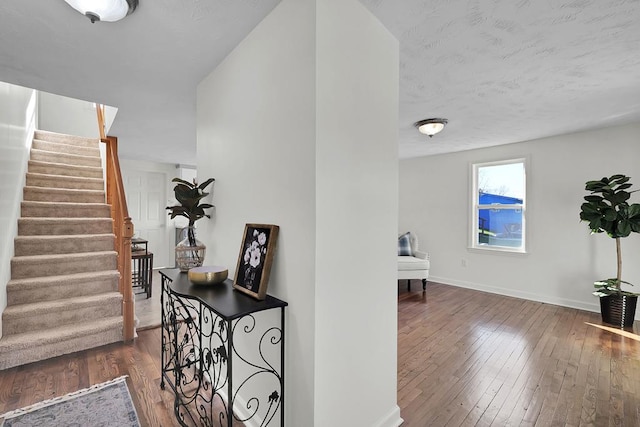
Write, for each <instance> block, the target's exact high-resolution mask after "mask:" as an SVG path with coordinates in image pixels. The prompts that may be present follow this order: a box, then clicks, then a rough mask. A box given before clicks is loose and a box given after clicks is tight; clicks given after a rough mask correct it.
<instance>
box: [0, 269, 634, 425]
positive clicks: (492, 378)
mask: <svg viewBox="0 0 640 427" xmlns="http://www.w3.org/2000/svg"><path fill="white" fill-rule="evenodd" d="M412 288H413V291H412V292H407V290H406V282H405V281H403V283H402V284H401V285H399V294H398V404H399V405H400V408H401V415H402V417H403V418H404V420H405V423H404V424H403V426H413V427H416V426H419V427H424V426H437V427H440V426H474V425H477V426H490V425H493V426H509V425H521V426H597V427H599V426H609V425H615V426H639V425H640V415H639V410H640V357H639V356H640V341H638V340H639V339H640V337H638V336H637V335H635V331H631V332H632V333H629V332H627V333H626V336H622V335H620V334H619V333H617V332H620V331H618V330H615V329H612V330H611V331H610V330H604V329H601V328H598V327H596V326H592V325H589V324H588V323H591V324H595V325H600V319H599V315H598V314H596V313H588V312H584V311H580V310H574V309H569V308H562V307H558V306H554V305H549V304H542V303H536V302H531V301H524V300H519V299H516V298H509V297H502V296H499V295H493V294H486V293H482V292H477V291H471V290H466V289H461V288H455V287H451V286H445V285H440V284H437V283H432V282H429V284H428V285H427V291H426V292H425V293H423V292H422V286H421V284H420V283H418V282H417V281H416V282H415V283H414V284H413V286H412ZM636 327H637V325H636ZM121 375H128V376H129V378H127V384H128V386H129V390H130V391H131V395H132V398H133V401H134V404H135V406H136V410H137V412H138V416H139V418H140V421H141V423H142V425H143V426H152V427H156V426H174V425H177V424H176V422H175V419H174V416H173V398H172V394H171V392H170V391H169V390H164V391H163V390H161V389H160V329H158V328H156V329H149V330H145V331H141V332H139V338H138V339H137V340H136V341H135V342H134V343H132V344H112V345H108V346H104V347H101V348H98V349H93V350H89V351H84V352H79V353H74V354H71V355H67V356H62V357H57V358H54V359H50V360H48V361H45V362H39V363H33V364H29V365H25V366H21V367H18V368H12V369H8V370H5V371H0V414H2V413H4V412H6V411H9V410H12V409H16V408H20V407H23V406H26V405H29V404H32V403H35V402H39V401H42V400H45V399H49V398H52V397H55V396H60V395H64V394H66V393H68V392H72V391H76V390H78V389H81V388H85V387H88V386H90V385H93V384H97V383H101V382H104V381H107V380H110V379H112V378H116V377H118V376H121ZM293 427H305V426H293ZM358 427H368V426H358Z"/></svg>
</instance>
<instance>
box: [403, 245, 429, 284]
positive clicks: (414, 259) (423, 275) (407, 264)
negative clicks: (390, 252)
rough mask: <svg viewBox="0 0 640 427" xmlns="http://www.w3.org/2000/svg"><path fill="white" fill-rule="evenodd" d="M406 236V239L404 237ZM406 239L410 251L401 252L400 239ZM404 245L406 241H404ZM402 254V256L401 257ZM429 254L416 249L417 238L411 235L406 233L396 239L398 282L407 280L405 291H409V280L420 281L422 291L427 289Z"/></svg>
mask: <svg viewBox="0 0 640 427" xmlns="http://www.w3.org/2000/svg"><path fill="white" fill-rule="evenodd" d="M405 236H406V237H405ZM403 238H404V239H406V238H408V240H409V243H410V246H411V251H410V255H407V251H406V250H405V251H402V250H401V247H402V246H403V244H402V242H401V239H403ZM405 243H406V241H405ZM401 253H404V255H401ZM429 267H430V263H429V254H428V253H427V252H423V251H420V250H419V249H418V237H417V236H416V235H415V234H413V233H406V234H404V235H402V236H400V237H399V238H398V280H403V279H406V280H407V289H408V290H411V279H421V280H422V289H423V290H425V289H427V279H428V278H429Z"/></svg>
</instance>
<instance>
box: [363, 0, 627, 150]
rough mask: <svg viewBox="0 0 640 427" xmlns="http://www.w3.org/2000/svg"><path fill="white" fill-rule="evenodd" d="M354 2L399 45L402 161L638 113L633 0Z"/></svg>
mask: <svg viewBox="0 0 640 427" xmlns="http://www.w3.org/2000/svg"><path fill="white" fill-rule="evenodd" d="M361 1H362V3H363V4H364V5H365V6H367V7H368V8H369V9H370V10H371V11H372V12H373V13H374V14H375V15H376V16H377V17H378V18H379V19H380V20H381V21H382V23H383V24H385V26H386V27H387V28H388V29H389V30H390V31H391V33H393V34H394V35H395V36H396V37H397V38H398V39H399V41H400V78H401V81H400V129H399V135H400V157H403V158H406V157H414V156H420V155H428V154H436V153H444V152H451V151H460V150H467V149H472V148H478V147H486V146H492V145H498V144H505V143H511V142H519V141H525V140H530V139H535V138H540V137H545V136H550V135H558V134H564V133H570V132H575V131H580V130H586V129H592V128H596V127H602V126H611V125H617V124H623V123H629V122H633V121H640V1H637V0H616V1H612V0H606V1H605V0H516V1H513V0H510V1H501V0H448V1H436V0H402V1H397V0H361ZM429 117H446V118H448V119H449V124H448V125H447V127H446V128H445V130H444V131H443V132H442V133H440V134H439V135H436V136H434V137H433V138H431V139H429V138H428V137H425V136H422V135H420V134H418V133H417V132H416V130H415V128H414V127H413V123H414V122H416V121H418V120H420V119H424V118H429Z"/></svg>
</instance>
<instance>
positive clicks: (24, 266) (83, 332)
mask: <svg viewBox="0 0 640 427" xmlns="http://www.w3.org/2000/svg"><path fill="white" fill-rule="evenodd" d="M98 144H99V142H98V140H97V139H90V138H82V137H77V136H70V135H63V134H57V133H52V132H43V131H36V132H35V135H34V140H33V145H32V148H31V158H30V160H29V163H28V171H27V176H26V185H25V187H24V191H23V202H22V204H21V217H20V218H19V219H18V236H17V237H16V238H15V240H14V257H13V258H12V259H11V280H10V281H9V282H8V283H7V287H6V289H7V307H6V308H5V310H4V312H3V313H2V338H0V369H7V368H10V367H13V366H18V365H22V364H26V363H30V362H34V361H38V360H43V359H47V358H50V357H55V356H59V355H62V354H66V353H72V352H75V351H80V350H85V349H88V348H93V347H97V346H101V345H105V344H109V343H112V342H116V341H121V340H122V336H123V335H122V325H123V320H122V295H121V294H120V292H119V291H118V281H119V277H120V276H119V273H118V270H117V253H116V252H115V251H114V243H115V236H114V234H113V220H112V219H111V216H110V215H111V208H110V206H109V205H107V204H106V202H105V192H104V181H103V173H102V167H101V165H102V161H101V159H100V151H99V146H98Z"/></svg>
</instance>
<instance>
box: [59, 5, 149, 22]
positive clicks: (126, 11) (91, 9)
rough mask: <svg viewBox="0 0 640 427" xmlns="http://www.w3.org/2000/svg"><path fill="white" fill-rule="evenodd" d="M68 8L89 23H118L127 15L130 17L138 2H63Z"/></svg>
mask: <svg viewBox="0 0 640 427" xmlns="http://www.w3.org/2000/svg"><path fill="white" fill-rule="evenodd" d="M64 1H66V2H67V3H68V4H69V6H71V7H72V8H74V9H75V10H77V11H78V12H80V13H81V14H83V15H84V16H86V17H87V18H89V19H90V20H91V22H92V23H93V22H96V21H107V22H115V21H119V20H121V19H122V18H124V17H125V16H127V15H131V14H132V13H133V11H134V10H136V7H138V0H64Z"/></svg>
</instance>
